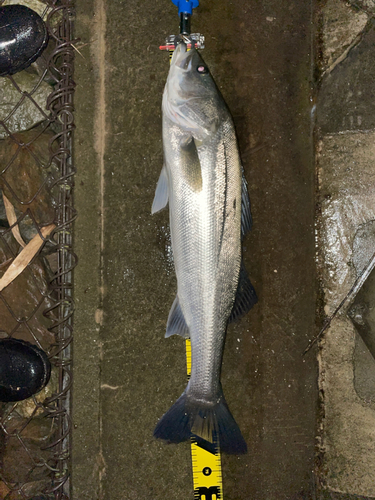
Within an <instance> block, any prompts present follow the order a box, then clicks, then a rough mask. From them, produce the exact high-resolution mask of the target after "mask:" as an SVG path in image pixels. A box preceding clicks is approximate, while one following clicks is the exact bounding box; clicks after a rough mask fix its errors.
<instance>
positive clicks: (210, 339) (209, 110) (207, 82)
mask: <svg viewBox="0 0 375 500" xmlns="http://www.w3.org/2000/svg"><path fill="white" fill-rule="evenodd" d="M162 107H163V147H164V162H165V163H164V166H163V169H162V172H161V175H160V178H159V181H158V184H157V188H156V193H155V199H154V202H153V206H152V213H155V212H157V211H159V210H161V209H162V208H163V207H165V206H166V205H167V203H168V202H169V214H170V228H171V239H172V250H173V257H174V265H175V270H176V276H177V287H178V288H177V296H176V299H175V301H174V303H173V305H172V308H171V311H170V313H169V318H168V323H167V333H166V337H169V336H170V335H173V334H178V335H182V336H183V337H185V338H186V337H190V338H191V349H192V372H191V378H190V380H189V383H188V385H187V387H186V389H185V391H184V393H183V394H182V396H181V397H180V398H179V399H178V400H177V402H176V403H175V404H174V405H173V406H172V407H171V408H170V410H169V411H168V412H167V413H166V414H165V415H164V416H163V417H162V418H161V419H160V421H159V423H158V425H157V427H156V429H155V432H154V435H155V436H156V437H158V438H161V439H165V440H167V441H169V442H174V443H178V442H180V441H184V440H186V439H189V437H190V436H191V435H195V436H198V437H199V438H202V439H204V440H206V441H208V442H211V443H212V442H214V441H217V440H218V441H219V445H220V448H221V450H222V451H225V452H227V453H245V452H246V443H245V441H244V439H243V437H242V435H241V431H240V429H239V427H238V425H237V424H236V422H235V420H234V418H233V417H232V415H231V413H230V411H229V409H228V406H227V404H226V402H225V399H224V395H223V391H222V388H221V384H220V369H221V362H222V355H223V348H224V339H225V333H226V328H227V323H228V321H232V320H234V319H236V318H238V317H240V316H242V315H243V314H245V313H246V312H247V311H248V310H249V309H250V308H251V307H252V306H253V305H254V304H255V303H256V301H257V298H256V294H255V291H254V289H253V287H252V286H251V284H250V281H249V279H248V277H247V274H246V271H245V269H244V268H243V266H242V263H241V235H242V236H243V235H244V234H245V233H246V232H247V231H249V230H250V228H251V214H250V202H249V197H248V193H247V187H246V181H245V180H244V177H243V172H242V167H241V162H240V157H239V152H238V146H237V141H236V136H235V131H234V126H233V121H232V118H231V116H230V113H229V111H228V109H227V107H226V104H225V102H224V100H223V98H222V96H221V94H220V92H219V90H218V89H217V87H216V85H215V83H214V80H213V79H212V77H211V75H210V72H209V70H208V68H207V66H206V64H205V63H204V62H203V60H202V58H201V57H200V55H199V54H198V52H197V51H196V49H192V50H190V51H187V48H186V44H185V43H184V42H180V43H179V44H178V46H177V48H176V50H175V52H174V54H173V57H172V61H171V67H170V71H169V75H168V79H167V83H166V86H165V90H164V95H163V106H162Z"/></svg>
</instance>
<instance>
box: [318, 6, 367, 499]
mask: <svg viewBox="0 0 375 500" xmlns="http://www.w3.org/2000/svg"><path fill="white" fill-rule="evenodd" d="M351 3H352V4H353V6H350V5H349V4H347V3H345V7H344V3H342V4H341V8H340V9H339V10H338V11H334V10H333V9H332V6H334V5H336V4H337V1H336V0H328V1H327V3H325V4H324V5H323V8H322V15H323V18H324V17H326V18H327V19H331V21H332V23H335V24H336V26H337V30H338V31H336V32H334V31H332V32H331V34H329V36H328V34H327V36H326V37H325V38H324V37H323V44H322V47H321V48H322V54H323V56H324V57H323V61H322V66H321V69H322V82H321V83H322V85H321V90H320V93H319V97H318V104H317V112H318V113H317V114H318V130H317V137H319V141H318V143H317V153H318V154H317V161H318V177H319V195H318V202H319V207H320V215H321V216H320V217H319V218H318V221H317V222H318V240H317V243H318V254H319V260H318V275H319V277H320V279H321V284H322V291H323V293H324V303H325V308H324V310H325V313H326V314H327V315H330V314H331V312H332V311H333V310H334V308H335V307H336V306H337V305H338V304H339V303H340V302H341V300H342V299H343V298H344V297H345V295H346V294H347V293H348V291H349V290H350V288H351V287H352V285H353V283H354V281H355V280H356V278H357V277H358V276H359V275H360V274H361V273H362V271H363V269H364V267H365V266H366V264H367V262H368V260H369V259H370V257H371V255H372V254H373V244H372V243H373V237H372V225H373V220H374V203H373V200H374V193H375V184H374V162H373V158H374V130H373V129H374V122H373V116H372V115H373V113H372V111H371V110H372V109H373V105H374V94H373V79H372V76H371V75H372V74H373V71H374V66H373V51H374V49H373V47H374V43H373V37H374V24H373V19H371V17H368V14H371V12H372V9H373V5H372V3H371V2H369V3H367V2H351ZM354 4H355V5H354ZM365 4H367V7H366V8H365ZM325 25H328V22H326V24H325ZM340 30H341V32H342V33H346V39H347V46H346V47H345V49H344V50H343V51H341V53H337V54H336V58H335V57H333V60H332V61H331V62H329V61H328V57H327V55H328V54H329V53H330V50H331V49H332V48H333V47H335V46H336V45H337V32H340ZM359 297H360V294H359ZM347 306H348V304H346V305H345V307H344V308H343V309H342V310H341V311H340V314H338V315H337V317H336V318H335V320H334V321H333V322H332V323H331V327H330V329H329V330H328V331H327V332H326V334H325V336H324V339H323V341H322V342H321V345H320V347H321V350H320V353H319V362H320V370H319V371H320V373H319V385H320V389H321V391H320V394H321V398H322V408H323V409H324V411H323V412H322V413H321V418H320V426H319V428H320V431H321V432H320V436H319V449H320V452H321V454H320V457H321V466H320V469H319V472H318V475H319V477H320V480H321V481H322V482H323V484H324V487H325V488H326V489H327V490H328V491H329V492H330V494H333V493H332V492H335V493H334V494H335V495H337V494H342V495H343V497H345V494H346V495H353V496H354V497H355V495H362V497H360V498H374V497H375V489H374V484H375V475H374V470H375V467H374V464H375V454H374V438H375V436H374V426H375V413H374V403H373V394H372V391H373V387H374V384H373V375H374V369H375V362H374V358H373V357H372V356H371V353H370V351H369V349H368V347H366V344H365V343H364V342H363V340H362V339H361V337H360V335H359V333H358V332H357V331H356V328H355V327H354V325H353V323H352V321H351V320H350V318H349V317H348V315H347V314H346V313H347Z"/></svg>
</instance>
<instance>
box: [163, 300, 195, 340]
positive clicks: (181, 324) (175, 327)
mask: <svg viewBox="0 0 375 500" xmlns="http://www.w3.org/2000/svg"><path fill="white" fill-rule="evenodd" d="M171 335H181V337H183V338H184V339H188V338H189V337H190V333H189V327H188V326H187V324H186V321H185V318H184V315H183V313H182V310H181V306H180V302H179V300H178V295H176V298H175V299H174V302H173V304H172V307H171V310H170V312H169V316H168V321H167V331H166V334H165V336H166V337H170V336H171Z"/></svg>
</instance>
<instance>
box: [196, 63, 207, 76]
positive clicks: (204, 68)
mask: <svg viewBox="0 0 375 500" xmlns="http://www.w3.org/2000/svg"><path fill="white" fill-rule="evenodd" d="M197 71H198V73H201V74H202V75H204V74H206V73H208V68H207V66H203V64H200V65H199V66H198V67H197Z"/></svg>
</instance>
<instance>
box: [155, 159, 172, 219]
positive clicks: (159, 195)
mask: <svg viewBox="0 0 375 500" xmlns="http://www.w3.org/2000/svg"><path fill="white" fill-rule="evenodd" d="M168 198H169V195H168V175H167V169H166V168H165V165H164V166H163V168H162V170H161V173H160V177H159V180H158V183H157V185H156V191H155V197H154V201H153V203H152V208H151V213H152V214H154V213H156V212H159V211H160V210H161V209H162V208H164V207H165V206H166V205H167V203H168Z"/></svg>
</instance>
